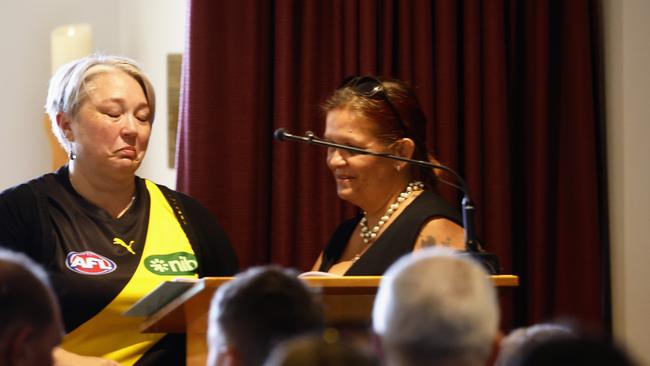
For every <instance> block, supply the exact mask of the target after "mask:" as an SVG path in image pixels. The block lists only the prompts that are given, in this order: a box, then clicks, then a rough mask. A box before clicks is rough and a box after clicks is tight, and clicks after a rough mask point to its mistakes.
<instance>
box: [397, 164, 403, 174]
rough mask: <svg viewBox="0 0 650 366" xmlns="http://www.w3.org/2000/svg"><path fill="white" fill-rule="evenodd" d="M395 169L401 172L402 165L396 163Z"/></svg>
mask: <svg viewBox="0 0 650 366" xmlns="http://www.w3.org/2000/svg"><path fill="white" fill-rule="evenodd" d="M395 170H397V172H398V173H399V171H400V170H402V166H401V165H399V164H395Z"/></svg>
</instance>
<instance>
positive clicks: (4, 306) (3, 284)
mask: <svg viewBox="0 0 650 366" xmlns="http://www.w3.org/2000/svg"><path fill="white" fill-rule="evenodd" d="M62 337H63V325H62V321H61V315H60V312H59V306H58V302H57V300H56V298H55V296H54V293H53V292H52V290H51V288H50V284H49V280H48V278H47V275H46V273H45V271H43V269H42V268H41V267H39V265H38V264H36V263H34V262H33V261H32V260H31V259H29V258H28V257H26V256H25V255H23V254H20V253H15V252H11V251H8V250H5V249H2V248H0V365H6V366H18V365H25V366H27V365H34V366H37V365H38V366H43V365H45V366H47V365H51V364H52V362H53V361H52V350H53V349H54V347H56V346H57V345H58V344H59V343H60V342H61V339H62Z"/></svg>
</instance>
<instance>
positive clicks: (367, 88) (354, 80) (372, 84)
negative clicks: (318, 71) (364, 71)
mask: <svg viewBox="0 0 650 366" xmlns="http://www.w3.org/2000/svg"><path fill="white" fill-rule="evenodd" d="M344 88H349V89H351V90H352V91H353V92H354V93H355V94H357V95H359V96H361V97H364V98H369V99H381V100H383V101H384V102H386V105H388V107H389V108H390V110H391V111H392V112H393V114H394V115H395V117H396V118H397V122H399V125H400V128H401V129H402V131H403V132H404V133H405V134H406V135H407V136H408V134H409V133H408V128H406V124H404V121H403V120H402V117H401V116H400V115H399V112H398V111H397V108H395V106H394V105H393V103H392V102H391V101H390V99H389V98H388V95H387V93H386V88H384V85H383V84H382V83H381V81H380V80H379V79H377V78H374V77H372V76H349V77H347V78H345V79H343V82H342V83H341V85H340V86H339V87H338V89H344Z"/></svg>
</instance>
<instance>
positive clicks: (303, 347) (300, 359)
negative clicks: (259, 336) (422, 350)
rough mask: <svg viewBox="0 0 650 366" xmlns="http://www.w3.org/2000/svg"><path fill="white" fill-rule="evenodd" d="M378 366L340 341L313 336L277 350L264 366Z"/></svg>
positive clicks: (303, 337) (286, 344)
mask: <svg viewBox="0 0 650 366" xmlns="http://www.w3.org/2000/svg"><path fill="white" fill-rule="evenodd" d="M302 365H318V366H376V365H379V361H378V360H377V359H375V358H374V357H372V356H371V355H369V354H366V353H365V352H363V351H362V350H361V349H359V348H355V347H353V346H352V345H350V344H346V343H343V342H341V341H339V340H338V339H334V340H331V339H328V338H327V337H326V336H324V335H323V336H322V335H319V334H313V335H308V336H302V337H298V338H294V339H291V340H289V341H287V342H285V343H283V344H281V345H279V346H278V347H276V348H275V350H274V351H273V353H272V354H271V356H270V357H269V359H268V360H267V361H266V363H265V364H264V366H302Z"/></svg>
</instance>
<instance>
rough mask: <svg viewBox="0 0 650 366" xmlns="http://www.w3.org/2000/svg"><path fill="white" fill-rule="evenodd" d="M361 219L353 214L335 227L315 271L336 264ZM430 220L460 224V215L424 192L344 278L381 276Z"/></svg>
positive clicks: (443, 200) (440, 198)
mask: <svg viewBox="0 0 650 366" xmlns="http://www.w3.org/2000/svg"><path fill="white" fill-rule="evenodd" d="M361 217H362V215H357V216H356V217H354V218H352V219H349V220H346V221H344V222H343V223H341V225H339V227H337V228H336V230H335V231H334V234H333V235H332V238H331V239H330V240H329V242H328V243H327V246H326V247H325V250H324V251H323V261H322V263H321V266H320V268H319V271H323V272H327V271H328V270H329V269H330V268H331V267H332V266H333V265H334V264H335V263H337V262H338V261H339V259H340V258H341V256H342V255H343V252H344V250H345V247H346V245H347V243H348V241H349V240H350V236H351V235H352V232H353V231H354V228H355V227H356V226H357V224H358V223H359V221H360V220H361ZM434 217H439V218H445V219H449V220H451V221H454V222H456V223H457V224H459V225H462V224H461V223H462V219H461V216H460V214H459V213H458V212H457V210H455V209H454V208H453V207H452V206H451V205H450V204H449V203H448V202H447V201H445V199H444V198H442V197H441V196H439V195H437V194H435V193H433V192H430V191H424V192H422V193H421V194H420V195H419V196H418V197H417V198H416V199H415V200H414V201H413V202H412V203H411V204H410V205H408V206H407V207H406V209H405V210H404V211H402V213H401V214H400V215H399V216H398V217H397V218H396V219H395V221H393V223H392V224H391V225H390V226H388V228H386V230H385V231H384V232H383V233H382V234H381V236H379V238H378V239H377V241H376V242H375V243H374V244H373V245H372V246H370V248H369V249H368V250H367V251H366V252H365V253H364V254H363V255H362V256H361V258H359V260H357V261H356V262H354V263H353V264H352V266H351V267H350V268H349V269H348V271H347V272H345V275H346V276H380V275H382V274H384V272H385V271H386V270H387V269H388V267H390V265H391V264H393V262H395V261H396V260H397V259H398V258H399V257H401V256H403V255H404V254H407V253H410V252H412V251H413V247H414V246H415V241H416V239H417V238H418V234H419V233H420V231H421V230H422V227H423V226H424V224H426V223H427V222H428V221H429V220H431V219H432V218H434Z"/></svg>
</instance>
